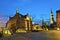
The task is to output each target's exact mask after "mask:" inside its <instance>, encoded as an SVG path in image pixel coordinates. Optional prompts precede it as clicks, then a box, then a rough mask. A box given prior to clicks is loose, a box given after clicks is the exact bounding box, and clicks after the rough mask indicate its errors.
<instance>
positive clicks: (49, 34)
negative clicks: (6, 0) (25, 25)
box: [4, 30, 60, 40]
mask: <svg viewBox="0 0 60 40" xmlns="http://www.w3.org/2000/svg"><path fill="white" fill-rule="evenodd" d="M4 40H60V31H55V30H52V31H51V30H50V31H41V32H32V33H20V34H15V35H13V36H10V37H5V39H4Z"/></svg>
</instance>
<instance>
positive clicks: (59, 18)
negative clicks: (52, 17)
mask: <svg viewBox="0 0 60 40" xmlns="http://www.w3.org/2000/svg"><path fill="white" fill-rule="evenodd" d="M56 23H57V26H58V27H59V28H60V10H57V11H56Z"/></svg>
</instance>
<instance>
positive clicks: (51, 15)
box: [50, 9, 54, 24]
mask: <svg viewBox="0 0 60 40" xmlns="http://www.w3.org/2000/svg"><path fill="white" fill-rule="evenodd" d="M53 23H54V17H53V12H52V9H51V12H50V24H53Z"/></svg>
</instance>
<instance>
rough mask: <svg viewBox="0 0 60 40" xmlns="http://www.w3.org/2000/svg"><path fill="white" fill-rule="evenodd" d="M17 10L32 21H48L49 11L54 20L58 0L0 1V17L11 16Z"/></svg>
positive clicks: (59, 4) (59, 2) (58, 3)
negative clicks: (51, 12) (27, 15)
mask: <svg viewBox="0 0 60 40" xmlns="http://www.w3.org/2000/svg"><path fill="white" fill-rule="evenodd" d="M17 8H18V10H19V13H21V14H23V15H25V14H26V13H29V15H30V16H32V17H33V18H34V20H42V19H44V20H48V19H49V18H50V10H51V9H52V11H53V15H54V18H55V17H56V10H58V9H60V0H0V15H4V16H13V15H14V14H15V11H16V9H17ZM55 19H56V18H55Z"/></svg>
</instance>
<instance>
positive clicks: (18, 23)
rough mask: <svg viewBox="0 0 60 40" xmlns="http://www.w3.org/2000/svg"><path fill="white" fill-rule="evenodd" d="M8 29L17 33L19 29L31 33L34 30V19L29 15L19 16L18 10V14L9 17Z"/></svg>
mask: <svg viewBox="0 0 60 40" xmlns="http://www.w3.org/2000/svg"><path fill="white" fill-rule="evenodd" d="M6 27H7V28H10V29H12V31H16V30H17V29H18V28H20V29H23V30H28V31H29V30H31V29H32V18H31V17H29V16H28V14H26V15H22V14H19V13H18V10H16V14H15V15H14V16H13V17H9V20H8V22H7V23H6Z"/></svg>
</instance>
